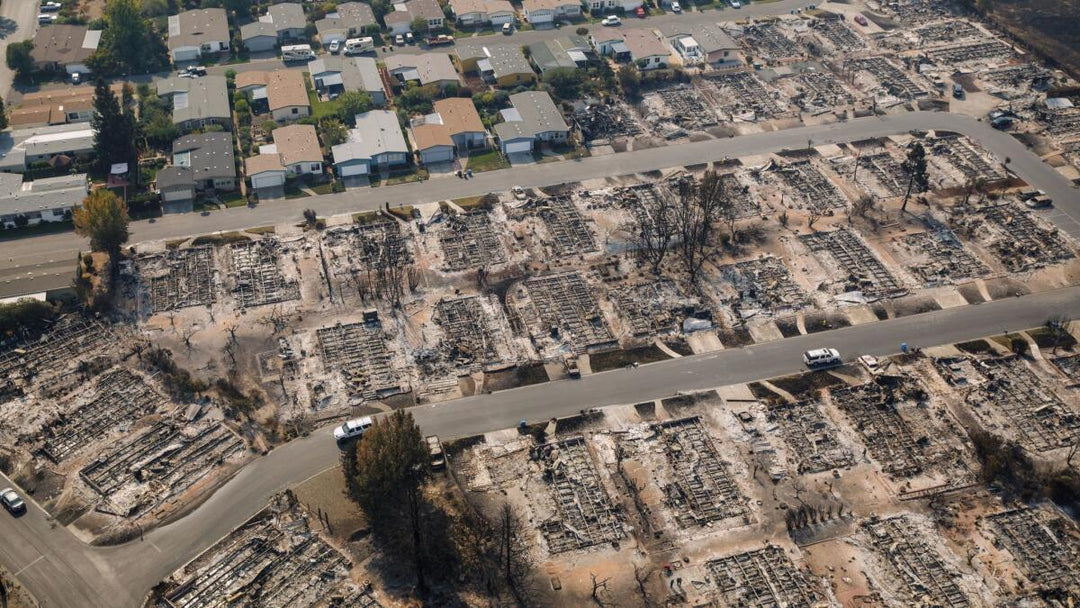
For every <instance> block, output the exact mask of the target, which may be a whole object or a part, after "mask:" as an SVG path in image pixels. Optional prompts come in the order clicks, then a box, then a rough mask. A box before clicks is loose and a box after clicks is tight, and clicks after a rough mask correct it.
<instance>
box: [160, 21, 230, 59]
mask: <svg viewBox="0 0 1080 608" xmlns="http://www.w3.org/2000/svg"><path fill="white" fill-rule="evenodd" d="M229 39H230V37H229V18H228V16H227V15H226V14H225V9H223V8H204V9H198V10H193V11H184V12H182V13H180V14H179V15H172V16H171V17H169V40H168V46H169V55H170V56H171V57H172V60H173V63H181V62H184V61H198V60H199V57H202V56H203V54H209V53H224V52H228V50H229Z"/></svg>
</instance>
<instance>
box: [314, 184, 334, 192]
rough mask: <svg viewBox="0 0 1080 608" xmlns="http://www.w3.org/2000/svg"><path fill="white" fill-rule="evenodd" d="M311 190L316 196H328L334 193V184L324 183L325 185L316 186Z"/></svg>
mask: <svg viewBox="0 0 1080 608" xmlns="http://www.w3.org/2000/svg"><path fill="white" fill-rule="evenodd" d="M311 189H312V190H313V191H314V192H315V193H316V194H330V193H331V192H333V191H334V182H326V183H325V184H319V185H318V186H312V187H311Z"/></svg>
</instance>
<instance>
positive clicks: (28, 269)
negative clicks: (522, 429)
mask: <svg viewBox="0 0 1080 608" xmlns="http://www.w3.org/2000/svg"><path fill="white" fill-rule="evenodd" d="M918 129H922V130H927V129H944V130H951V131H957V132H960V133H963V134H965V135H967V136H968V137H970V138H972V139H973V140H975V141H976V142H978V143H979V144H981V145H982V146H983V147H984V148H986V149H987V150H989V151H991V152H992V153H993V154H995V155H996V156H997V157H998V158H999V159H1000V160H1005V159H1006V158H1009V159H1011V162H1010V163H1009V169H1010V170H1012V171H1013V172H1014V173H1016V174H1017V175H1018V176H1020V177H1021V178H1022V179H1024V180H1025V181H1027V182H1028V183H1032V184H1039V187H1040V188H1042V189H1043V190H1046V192H1047V193H1048V194H1049V195H1050V196H1051V197H1052V198H1053V199H1054V204H1055V208H1054V209H1053V210H1051V211H1049V212H1048V216H1049V217H1050V219H1052V220H1053V221H1054V222H1055V223H1057V225H1058V226H1059V227H1061V228H1062V229H1063V230H1065V231H1066V232H1068V233H1069V234H1071V235H1073V236H1075V237H1078V238H1080V192H1078V191H1077V190H1076V189H1075V188H1074V187H1073V186H1072V185H1071V184H1070V183H1069V181H1068V180H1066V179H1065V178H1064V177H1062V176H1061V174H1059V173H1058V172H1057V171H1055V170H1054V169H1053V168H1051V167H1050V166H1048V165H1046V164H1045V163H1043V162H1042V161H1041V160H1040V159H1039V158H1038V157H1036V156H1035V155H1033V154H1031V152H1029V151H1028V150H1027V148H1026V147H1025V146H1024V145H1023V144H1022V143H1020V142H1019V141H1017V140H1016V139H1015V138H1013V137H1012V136H1011V135H1009V134H1008V133H1004V132H1001V131H997V130H995V129H993V128H991V127H990V126H989V125H988V124H986V123H984V122H979V121H977V120H975V119H974V118H970V117H968V116H962V115H959V114H949V113H942V112H909V113H905V114H895V115H888V116H871V117H866V118H857V119H854V120H849V121H846V122H838V123H834V124H828V125H817V126H811V127H799V128H795V129H785V130H783V131H772V132H768V133H756V134H752V135H743V136H740V137H733V138H729V139H713V140H707V141H699V142H690V143H683V144H676V145H671V146H666V147H661V148H650V149H647V150H635V151H633V152H625V153H620V154H610V155H606V156H592V157H588V158H584V159H580V160H574V161H562V162H552V163H540V164H535V165H529V166H524V167H514V168H512V169H505V170H501V171H489V172H486V173H479V174H477V175H476V177H474V178H473V179H470V180H461V179H456V178H452V177H451V178H444V179H433V180H428V181H425V182H420V183H411V184H400V185H397V186H384V187H381V188H362V189H358V190H352V191H348V192H343V193H340V194H328V195H324V196H316V197H308V198H302V199H290V200H284V201H277V202H275V203H273V204H266V205H258V206H255V207H237V208H232V209H225V210H222V211H215V212H213V213H210V214H208V215H199V214H195V213H188V214H183V215H171V216H166V217H164V218H162V219H160V220H158V221H156V222H153V223H151V222H149V221H140V222H133V223H132V225H131V241H132V242H136V243H137V242H145V241H157V240H166V239H177V238H183V237H189V236H198V235H200V234H207V233H211V232H216V231H223V230H242V229H244V228H251V227H254V226H267V225H276V224H280V223H283V222H297V221H300V216H301V214H302V212H303V210H304V209H308V208H310V209H314V210H315V211H316V212H317V213H318V214H319V215H320V216H323V217H326V216H332V215H338V214H343V213H353V212H357V211H363V210H371V209H378V208H379V207H382V206H383V205H384V204H386V203H387V202H389V203H390V204H391V205H398V204H403V205H411V204H417V203H427V202H434V201H440V200H445V199H455V198H461V197H466V196H476V195H480V194H486V193H488V192H499V191H503V190H506V189H507V188H509V186H511V185H514V184H516V185H520V186H523V187H539V186H550V185H553V184H561V183H567V182H575V181H582V180H587V179H595V178H598V177H616V176H620V175H630V174H634V173H641V172H645V171H653V170H656V169H666V168H671V167H680V166H686V165H692V164H700V163H705V162H711V161H716V160H722V159H725V158H738V157H743V156H750V155H754V154H764V153H768V152H777V151H780V150H784V149H796V148H804V147H806V143H807V141H811V142H813V143H814V144H820V143H825V142H847V141H856V140H860V139H866V138H871V137H882V136H886V135H893V134H896V133H903V132H907V131H911V130H918ZM87 246H88V245H87V241H86V240H85V239H82V238H81V237H78V236H76V235H74V234H73V233H70V232H67V233H63V234H54V235H47V236H39V237H34V238H26V239H19V240H13V241H0V298H3V297H8V296H12V295H20V294H24V293H32V292H34V291H42V290H44V289H52V288H56V287H63V286H66V285H68V284H70V282H71V277H72V274H73V265H72V264H73V260H75V256H76V254H77V252H78V251H79V250H80V249H86V247H87Z"/></svg>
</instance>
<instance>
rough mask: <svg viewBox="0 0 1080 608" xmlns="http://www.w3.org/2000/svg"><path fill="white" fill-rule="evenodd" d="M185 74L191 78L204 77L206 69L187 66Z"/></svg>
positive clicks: (198, 66) (197, 66) (199, 66)
mask: <svg viewBox="0 0 1080 608" xmlns="http://www.w3.org/2000/svg"><path fill="white" fill-rule="evenodd" d="M187 73H188V74H191V75H192V76H206V68H204V67H203V66H201V65H193V66H189V67H188V69H187Z"/></svg>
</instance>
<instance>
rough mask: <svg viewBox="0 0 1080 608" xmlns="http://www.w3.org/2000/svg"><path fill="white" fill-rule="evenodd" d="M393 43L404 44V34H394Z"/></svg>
mask: <svg viewBox="0 0 1080 608" xmlns="http://www.w3.org/2000/svg"><path fill="white" fill-rule="evenodd" d="M394 44H396V45H398V46H405V36H402V35H401V34H398V35H397V36H394Z"/></svg>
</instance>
